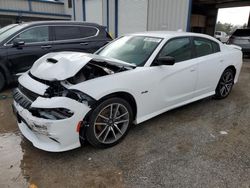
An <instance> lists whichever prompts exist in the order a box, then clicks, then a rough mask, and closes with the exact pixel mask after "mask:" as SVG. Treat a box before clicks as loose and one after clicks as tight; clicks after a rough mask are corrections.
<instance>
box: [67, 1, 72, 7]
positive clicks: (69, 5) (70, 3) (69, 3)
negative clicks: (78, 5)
mask: <svg viewBox="0 0 250 188" xmlns="http://www.w3.org/2000/svg"><path fill="white" fill-rule="evenodd" d="M68 8H72V0H68Z"/></svg>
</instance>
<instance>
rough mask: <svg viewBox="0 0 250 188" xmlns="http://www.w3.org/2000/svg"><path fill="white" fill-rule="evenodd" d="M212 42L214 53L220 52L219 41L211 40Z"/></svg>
mask: <svg viewBox="0 0 250 188" xmlns="http://www.w3.org/2000/svg"><path fill="white" fill-rule="evenodd" d="M211 42H212V45H213V49H214V53H216V52H220V45H219V44H218V43H216V42H213V41H211Z"/></svg>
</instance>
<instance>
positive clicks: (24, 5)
mask: <svg viewBox="0 0 250 188" xmlns="http://www.w3.org/2000/svg"><path fill="white" fill-rule="evenodd" d="M236 6H250V0H0V27H1V26H4V25H7V24H10V23H15V22H18V21H32V20H44V19H45V20H49V19H64V20H76V21H88V22H95V23H99V24H101V25H105V26H107V30H108V31H109V33H111V35H112V36H113V37H117V36H120V35H123V34H125V33H131V32H139V31H147V30H183V31H193V32H199V33H206V34H210V35H213V34H214V29H215V24H216V19H217V14H218V9H219V8H226V7H236ZM248 24H249V27H250V21H249V23H248Z"/></svg>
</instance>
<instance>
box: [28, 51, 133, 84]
mask: <svg viewBox="0 0 250 188" xmlns="http://www.w3.org/2000/svg"><path fill="white" fill-rule="evenodd" d="M91 60H95V61H105V62H106V63H110V64H112V65H118V66H125V67H126V66H127V67H135V65H133V64H130V63H126V62H123V61H120V60H117V59H113V58H106V57H103V56H99V55H95V54H88V53H81V52H56V53H49V54H46V55H45V56H43V57H41V58H40V59H38V60H37V61H36V62H35V63H34V65H33V66H32V68H31V70H30V72H31V74H32V75H34V76H35V77H37V78H40V79H43V80H49V81H56V80H58V81H61V80H65V79H68V78H70V77H72V76H74V75H75V74H76V73H77V72H78V71H79V70H80V69H82V68H83V67H84V66H85V65H86V64H87V63H88V62H89V61H91Z"/></svg>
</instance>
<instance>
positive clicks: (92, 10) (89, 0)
mask: <svg viewBox="0 0 250 188" xmlns="http://www.w3.org/2000/svg"><path fill="white" fill-rule="evenodd" d="M85 6H86V21H88V22H94V23H98V24H101V25H103V24H105V25H106V23H103V18H102V16H103V1H102V0H95V1H93V0H85Z"/></svg>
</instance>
